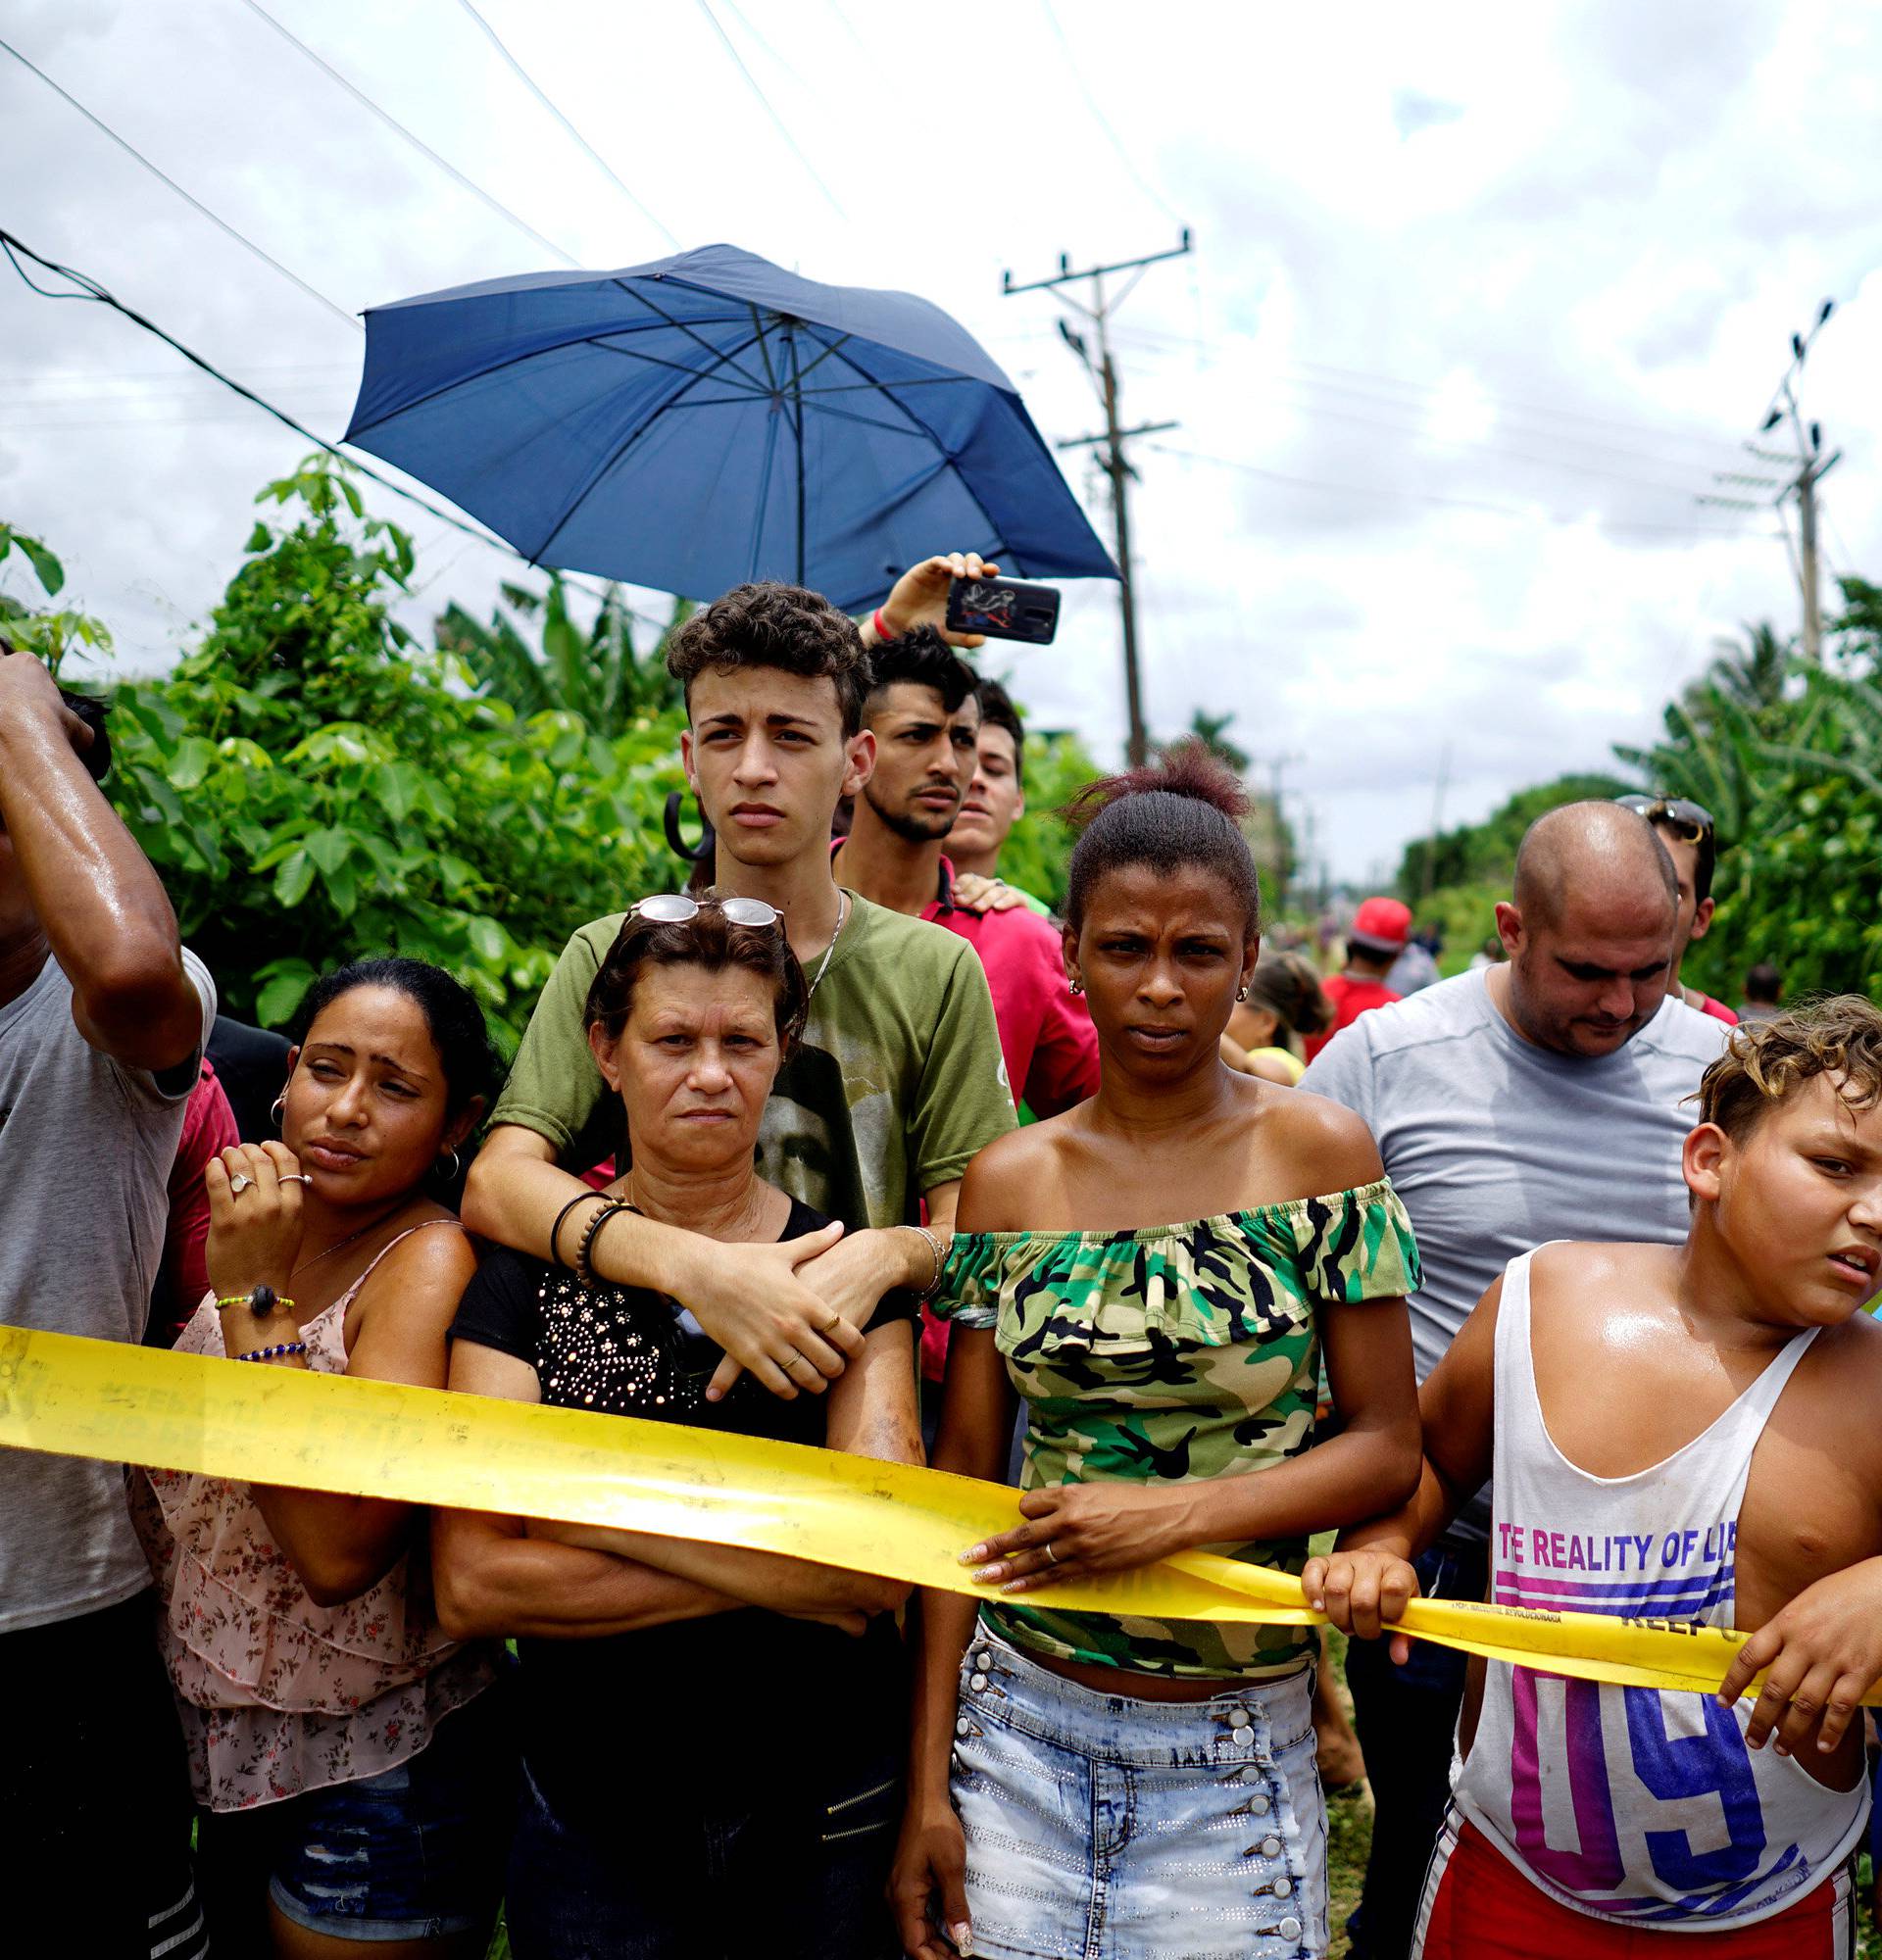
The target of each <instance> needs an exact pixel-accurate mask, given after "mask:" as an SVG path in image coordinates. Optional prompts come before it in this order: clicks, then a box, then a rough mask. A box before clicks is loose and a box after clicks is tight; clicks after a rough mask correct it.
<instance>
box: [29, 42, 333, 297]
mask: <svg viewBox="0 0 1882 1960" xmlns="http://www.w3.org/2000/svg"><path fill="white" fill-rule="evenodd" d="M0 49H4V50H5V51H6V52H7V53H8V54H10V55H11V56H12V57H13V58H14V60H15V61H17V62H18V63H19V64H20V65H21V67H22V68H26V69H30V70H31V71H32V73H34V74H36V75H37V76H38V77H39V79H40V80H41V81H43V82H44V83H45V84H46V86H47V87H48V88H49V89H51V90H52V92H53V93H54V94H55V95H59V96H63V97H64V99H65V100H66V101H67V102H69V103H71V104H72V106H73V108H74V109H75V110H77V112H78V113H79V115H80V116H82V117H83V118H84V119H85V121H86V122H87V123H90V124H91V125H92V126H93V127H94V128H95V129H98V130H101V131H102V132H103V133H104V134H105V135H107V136H109V137H110V138H111V140H112V141H113V142H114V143H116V144H117V145H118V147H119V148H120V149H121V150H123V151H124V153H125V154H126V155H127V156H130V157H134V158H135V159H136V160H137V162H138V163H140V164H142V165H143V167H144V169H145V170H147V171H148V172H150V173H151V175H152V176H154V177H157V178H159V179H161V180H162V181H163V182H164V183H166V184H168V185H169V186H170V188H171V189H172V190H173V191H174V192H175V193H176V195H177V196H178V197H180V198H181V199H182V200H183V202H184V203H185V204H188V205H192V206H193V207H194V208H195V209H196V210H197V211H199V212H201V213H202V215H203V216H204V217H205V218H206V219H208V220H209V221H210V222H211V223H212V224H213V225H215V226H216V228H217V229H218V230H219V231H223V232H225V233H227V235H228V236H229V237H230V238H232V239H234V241H235V242H236V244H238V245H239V246H241V247H242V249H243V250H244V251H246V252H252V253H253V254H254V255H255V257H256V258H258V259H259V260H261V261H262V263H263V264H264V265H266V266H272V268H273V269H274V270H275V271H277V272H278V273H280V275H281V277H282V278H284V279H291V280H292V281H293V282H294V284H295V285H297V286H299V287H300V289H301V291H302V292H304V293H305V294H306V295H307V296H308V298H309V299H311V300H318V301H319V302H320V304H321V305H322V306H323V307H324V308H325V309H326V310H327V312H328V313H330V314H331V315H332V316H333V317H334V319H343V320H345V322H346V323H347V325H348V326H350V327H351V328H352V329H353V331H354V332H355V333H364V332H365V331H366V328H365V327H364V326H363V325H362V324H361V323H360V321H359V320H358V319H356V318H355V317H354V316H353V315H352V314H350V313H348V312H347V310H346V309H345V308H344V307H343V306H340V305H339V304H338V303H337V302H335V301H333V300H330V299H328V298H327V296H326V295H325V294H324V293H323V292H322V291H321V290H320V288H319V287H317V286H310V285H309V284H308V282H307V281H306V280H305V279H304V278H302V277H301V275H300V273H298V272H293V271H290V270H288V269H287V268H286V267H285V266H283V265H282V264H281V262H280V261H279V260H278V259H276V258H275V257H274V256H273V255H272V253H270V252H265V251H263V249H262V248H261V246H259V245H257V244H256V242H255V241H254V239H252V238H250V237H248V236H247V235H246V234H244V233H243V232H240V231H237V230H236V229H235V227H234V225H232V224H231V223H229V221H227V219H225V218H219V217H218V216H217V215H216V213H215V212H213V211H211V210H210V208H209V206H208V205H206V204H205V203H204V202H203V201H202V199H201V198H199V197H194V196H192V195H191V194H190V193H189V192H188V191H186V190H185V189H184V188H183V187H182V185H181V184H179V183H178V182H177V181H176V179H175V178H174V177H173V176H170V175H168V174H166V173H165V172H163V171H160V170H159V169H158V168H157V166H156V165H155V164H153V163H152V162H151V161H150V159H149V158H148V157H147V156H145V155H144V153H143V152H142V151H141V150H139V149H138V148H136V147H135V145H133V144H131V143H128V142H126V141H125V140H124V137H122V136H121V135H119V133H118V132H117V130H116V129H114V128H113V127H112V126H111V124H110V123H106V122H103V121H102V120H101V119H100V118H98V117H96V116H94V115H93V114H92V113H91V111H90V110H89V109H87V108H86V107H85V105H84V104H83V103H82V102H80V101H79V100H78V98H77V97H76V96H75V95H74V94H72V93H71V92H70V91H69V90H67V89H64V88H61V87H60V86H59V84H58V83H57V82H56V81H54V80H53V78H52V76H51V75H49V74H48V73H46V72H45V70H44V69H42V68H40V67H38V66H37V65H36V64H34V63H32V62H29V61H28V60H27V59H26V58H25V55H23V54H22V53H21V52H20V50H19V49H18V48H16V47H15V46H14V45H13V44H12V42H11V41H4V40H0ZM35 256H36V255H35ZM39 263H40V264H41V265H44V264H45V263H46V262H45V261H44V260H40V262H39Z"/></svg>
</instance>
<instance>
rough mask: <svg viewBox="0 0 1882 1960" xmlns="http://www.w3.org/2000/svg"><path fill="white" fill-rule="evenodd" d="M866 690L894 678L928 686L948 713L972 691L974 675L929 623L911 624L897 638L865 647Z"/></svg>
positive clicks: (892, 682) (886, 684)
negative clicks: (866, 663)
mask: <svg viewBox="0 0 1882 1960" xmlns="http://www.w3.org/2000/svg"><path fill="white" fill-rule="evenodd" d="M868 661H869V679H868V692H869V694H870V695H875V694H877V693H879V692H880V690H881V689H883V688H885V687H894V686H895V685H896V683H897V682H898V681H909V682H911V683H912V684H913V685H914V686H916V687H931V688H933V689H934V691H935V693H936V694H938V695H939V696H940V697H941V707H942V709H943V711H945V712H947V713H949V714H952V713H953V712H954V711H955V710H956V709H957V708H959V707H960V706H961V704H962V703H963V702H964V701H966V698H967V696H968V695H970V694H971V693H972V692H973V691H974V687H975V684H976V681H977V679H978V676H977V675H976V674H975V673H974V671H973V669H972V668H971V667H970V666H968V664H967V663H966V661H964V660H963V659H962V658H961V656H960V655H959V654H957V653H956V652H955V651H954V649H953V648H952V647H951V646H949V645H948V643H947V641H946V640H944V639H943V638H942V637H941V635H940V633H939V632H938V631H937V630H936V629H935V628H934V627H932V626H911V627H910V628H909V630H908V631H907V632H906V633H904V634H902V635H901V636H900V638H898V639H894V640H883V641H880V642H878V644H877V645H875V646H873V647H871V648H870V649H869V655H868Z"/></svg>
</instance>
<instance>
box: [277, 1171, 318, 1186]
mask: <svg viewBox="0 0 1882 1960" xmlns="http://www.w3.org/2000/svg"><path fill="white" fill-rule="evenodd" d="M274 1182H275V1183H276V1184H312V1183H313V1182H314V1180H313V1179H312V1178H311V1177H309V1176H308V1174H307V1173H306V1171H304V1170H284V1171H282V1173H281V1174H280V1176H279V1177H277V1178H276V1179H275V1180H274Z"/></svg>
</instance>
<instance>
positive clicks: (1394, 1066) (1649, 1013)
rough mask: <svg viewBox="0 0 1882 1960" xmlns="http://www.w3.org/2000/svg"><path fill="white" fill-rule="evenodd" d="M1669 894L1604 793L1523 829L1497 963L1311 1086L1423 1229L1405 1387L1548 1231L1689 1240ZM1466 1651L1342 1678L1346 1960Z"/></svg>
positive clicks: (1456, 1539) (1479, 1539) (1481, 1515)
mask: <svg viewBox="0 0 1882 1960" xmlns="http://www.w3.org/2000/svg"><path fill="white" fill-rule="evenodd" d="M1677 918H1678V885H1677V880H1676V879H1675V877H1674V874H1673V866H1672V863H1671V861H1670V860H1669V859H1668V858H1667V856H1666V852H1665V849H1664V847H1663V846H1662V845H1661V843H1660V840H1659V835H1658V834H1657V833H1656V832H1655V830H1654V829H1653V827H1652V826H1651V825H1650V824H1645V823H1642V822H1641V821H1640V819H1639V817H1638V816H1636V815H1635V814H1634V813H1633V812H1632V811H1631V810H1627V809H1621V808H1620V807H1619V806H1617V805H1614V804H1610V803H1575V804H1566V805H1564V806H1562V807H1561V808H1560V809H1554V810H1551V811H1549V812H1548V814H1546V815H1544V816H1541V817H1539V818H1537V820H1536V821H1535V822H1534V823H1533V824H1532V825H1531V826H1530V827H1529V830H1528V833H1527V834H1526V835H1525V837H1524V838H1523V841H1522V846H1521V849H1520V850H1519V851H1518V853H1517V857H1516V874H1515V889H1514V892H1513V894H1512V898H1511V903H1510V904H1508V905H1500V906H1499V907H1497V931H1498V934H1499V935H1500V937H1501V939H1502V941H1503V944H1504V946H1505V948H1506V949H1507V950H1508V952H1509V956H1510V957H1509V959H1508V960H1507V961H1506V962H1505V963H1504V964H1502V965H1500V966H1492V967H1488V968H1485V969H1484V970H1482V971H1480V972H1475V973H1461V974H1459V975H1458V976H1457V977H1456V978H1455V979H1451V980H1441V981H1439V982H1438V984H1437V985H1436V986H1434V987H1426V988H1424V989H1423V990H1422V991H1420V992H1419V993H1417V994H1414V995H1412V998H1411V999H1410V1000H1408V1001H1401V1002H1399V1003H1397V1004H1395V1005H1391V1006H1385V1007H1379V1008H1376V1009H1374V1010H1373V1011H1372V1012H1369V1013H1366V1014H1362V1015H1361V1017H1360V1018H1359V1019H1358V1020H1357V1021H1355V1022H1354V1023H1353V1025H1352V1026H1351V1027H1348V1028H1343V1029H1342V1030H1341V1031H1340V1032H1339V1033H1338V1034H1337V1035H1335V1036H1334V1037H1333V1039H1332V1041H1331V1042H1330V1043H1329V1044H1328V1045H1327V1047H1326V1049H1325V1050H1324V1051H1323V1052H1322V1053H1321V1054H1320V1055H1319V1056H1318V1057H1317V1058H1316V1059H1315V1060H1314V1061H1313V1062H1312V1063H1311V1064H1310V1065H1309V1068H1308V1071H1307V1074H1306V1075H1305V1076H1304V1077H1303V1078H1302V1087H1303V1088H1306V1089H1311V1090H1313V1091H1315V1092H1316V1093H1318V1094H1319V1095H1321V1096H1327V1097H1330V1098H1331V1099H1332V1100H1333V1101H1334V1102H1336V1103H1345V1104H1346V1106H1347V1107H1348V1108H1349V1109H1353V1110H1355V1111H1357V1112H1358V1113H1359V1114H1360V1115H1361V1116H1362V1117H1364V1119H1365V1121H1366V1123H1367V1125H1368V1126H1369V1127H1370V1129H1371V1131H1372V1134H1373V1135H1374V1137H1375V1138H1376V1139H1377V1140H1378V1145H1379V1153H1380V1156H1381V1158H1382V1159H1383V1161H1384V1164H1385V1169H1386V1174H1387V1175H1388V1176H1389V1177H1390V1178H1391V1180H1392V1184H1393V1188H1394V1189H1395V1190H1396V1191H1397V1192H1398V1193H1399V1195H1400V1197H1401V1198H1402V1199H1403V1200H1404V1201H1405V1206H1406V1209H1407V1210H1408V1211H1409V1212H1410V1213H1411V1217H1412V1228H1413V1230H1414V1231H1415V1232H1416V1234H1417V1238H1418V1250H1419V1253H1420V1256H1421V1258H1422V1261H1423V1267H1424V1280H1423V1284H1422V1285H1421V1286H1420V1287H1419V1289H1418V1291H1417V1292H1416V1293H1415V1294H1413V1295H1412V1298H1411V1300H1410V1305H1411V1309H1412V1345H1413V1348H1414V1351H1415V1355H1416V1360H1417V1367H1418V1374H1419V1377H1420V1379H1422V1378H1423V1377H1425V1376H1427V1375H1429V1374H1430V1372H1431V1370H1432V1369H1433V1368H1435V1367H1436V1366H1437V1364H1438V1363H1439V1361H1440V1360H1442V1359H1443V1357H1444V1354H1445V1350H1446V1349H1447V1348H1449V1347H1450V1345H1451V1343H1452V1341H1453V1340H1454V1339H1455V1338H1456V1337H1457V1334H1458V1331H1459V1329H1460V1328H1461V1327H1462V1325H1463V1323H1464V1321H1465V1319H1466V1318H1467V1317H1468V1315H1469V1313H1470V1310H1471V1308H1472V1307H1474V1306H1475V1304H1476V1303H1477V1300H1478V1299H1480V1298H1481V1297H1482V1295H1483V1292H1484V1290H1485V1289H1486V1288H1487V1287H1488V1286H1489V1285H1490V1283H1491V1281H1492V1280H1494V1279H1495V1278H1496V1276H1497V1275H1498V1274H1499V1273H1500V1272H1502V1270H1503V1269H1504V1267H1505V1265H1506V1264H1507V1263H1508V1262H1509V1261H1510V1260H1511V1259H1512V1258H1515V1257H1516V1256H1517V1255H1518V1254H1519V1253H1522V1252H1526V1251H1528V1250H1530V1249H1531V1248H1532V1247H1534V1246H1537V1245H1540V1244H1542V1243H1544V1242H1545V1241H1547V1240H1550V1239H1560V1238H1579V1239H1586V1238H1589V1237H1591V1236H1600V1237H1603V1238H1609V1239H1627V1240H1643V1241H1647V1242H1650V1243H1654V1244H1658V1245H1662V1246H1676V1245H1679V1244H1681V1243H1682V1242H1683V1241H1684V1239H1685V1237H1686V1214H1687V1203H1686V1185H1685V1181H1684V1180H1683V1178H1682V1177H1681V1175H1680V1167H1679V1152H1680V1142H1681V1139H1682V1138H1683V1137H1684V1136H1685V1134H1686V1131H1687V1129H1688V1128H1689V1127H1690V1124H1691V1115H1690V1112H1689V1111H1688V1109H1687V1108H1686V1106H1685V1105H1686V1103H1687V1099H1688V1098H1690V1097H1691V1096H1692V1095H1693V1094H1694V1093H1695V1092H1696V1091H1697V1089H1698V1087H1699V1080H1700V1076H1701V1074H1702V1073H1703V1072H1704V1070H1705V1068H1706V1065H1707V1063H1708V1062H1709V1061H1710V1060H1711V1059H1712V1058H1713V1057H1714V1056H1715V1055H1716V1054H1718V1052H1719V1049H1720V1046H1721V1045H1722V1043H1723V1041H1724V1038H1725V1029H1724V1027H1723V1025H1722V1024H1721V1023H1720V1022H1717V1021H1715V1020H1712V1019H1710V1018H1709V1016H1707V1015H1705V1014H1700V1013H1696V1012H1695V1011H1694V1010H1693V1009H1692V1008H1690V1007H1688V1006H1687V1005H1685V1004H1684V1003H1683V1002H1681V1001H1679V1000H1678V999H1676V998H1673V997H1671V996H1669V994H1668V992H1667V982H1668V973H1669V967H1670V962H1671V959H1672V955H1673V946H1674V934H1675V928H1676V924H1677ZM1488 1518H1489V1512H1488V1506H1487V1503H1485V1502H1484V1501H1482V1500H1479V1501H1477V1502H1476V1503H1473V1504H1471V1505H1469V1506H1467V1507H1465V1508H1464V1509H1463V1510H1462V1511H1461V1512H1460V1514H1459V1516H1458V1519H1457V1521H1456V1522H1455V1523H1454V1524H1453V1525H1452V1526H1451V1528H1450V1530H1449V1531H1448V1532H1447V1533H1446V1534H1445V1535H1444V1537H1443V1538H1441V1539H1440V1540H1438V1542H1437V1543H1436V1544H1433V1545H1432V1546H1431V1547H1430V1548H1429V1549H1428V1550H1426V1551H1424V1552H1423V1553H1422V1554H1421V1556H1420V1559H1419V1561H1418V1571H1419V1581H1420V1584H1421V1585H1422V1587H1423V1589H1424V1591H1425V1593H1427V1594H1438V1593H1443V1594H1446V1595H1448V1596H1453V1597H1467V1598H1475V1599H1480V1598H1482V1597H1483V1596H1484V1588H1485V1585H1486V1582H1487V1577H1488V1561H1487V1556H1486V1543H1485V1541H1486V1538H1487V1534H1488ZM1463 1677H1464V1663H1463V1660H1462V1657H1461V1656H1459V1655H1453V1654H1451V1653H1449V1652H1448V1651H1442V1650H1440V1649H1438V1648H1436V1647H1429V1646H1419V1647H1416V1648H1414V1649H1413V1651H1412V1655H1411V1657H1410V1659H1409V1661H1408V1662H1407V1663H1406V1664H1405V1665H1403V1666H1401V1665H1398V1664H1396V1663H1394V1662H1393V1661H1392V1659H1391V1658H1390V1657H1389V1655H1387V1654H1386V1652H1385V1651H1384V1650H1383V1649H1382V1648H1379V1647H1376V1646H1365V1645H1361V1646H1356V1647H1354V1648H1352V1649H1351V1650H1350V1651H1349V1654H1348V1657H1347V1683H1348V1686H1349V1687H1350V1688H1351V1689H1352V1691H1353V1700H1354V1707H1355V1710H1356V1713H1357V1715H1358V1721H1359V1731H1360V1740H1361V1743H1362V1746H1363V1748H1364V1751H1365V1762H1366V1772H1367V1775H1368V1777H1369V1778H1370V1781H1371V1784H1372V1791H1373V1795H1374V1797H1375V1799H1376V1800H1377V1805H1378V1812H1377V1823H1376V1825H1375V1828H1374V1830H1373V1835H1372V1851H1371V1855H1370V1859H1369V1861H1368V1863H1367V1867H1366V1879H1365V1892H1364V1896H1363V1899H1362V1904H1361V1909H1360V1911H1359V1913H1357V1914H1356V1915H1355V1916H1354V1920H1353V1922H1352V1923H1351V1931H1352V1934H1353V1951H1354V1953H1355V1954H1356V1955H1366V1956H1369V1960H1404V1956H1405V1955H1406V1953H1407V1952H1408V1950H1409V1948H1410V1944H1411V1939H1412V1921H1413V1918H1414V1915H1415V1912H1416V1908H1417V1900H1418V1888H1419V1886H1420V1884H1421V1883H1422V1880H1423V1876H1424V1868H1425V1865H1426V1862H1427V1861H1428V1859H1429V1857H1430V1854H1431V1847H1432V1845H1433V1843H1434V1842H1435V1841H1436V1838H1437V1834H1438V1829H1439V1826H1440V1824H1441V1823H1442V1821H1443V1817H1444V1806H1445V1800H1446V1797H1447V1795H1448V1793H1449V1770H1450V1762H1451V1739H1452V1734H1453V1731H1454V1730H1455V1729H1456V1726H1457V1719H1458V1706H1459V1702H1460V1700H1461V1697H1462V1693H1463Z"/></svg>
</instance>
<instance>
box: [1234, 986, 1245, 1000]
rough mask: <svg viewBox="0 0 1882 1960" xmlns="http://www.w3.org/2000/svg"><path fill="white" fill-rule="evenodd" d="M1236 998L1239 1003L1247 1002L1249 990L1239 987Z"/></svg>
mask: <svg viewBox="0 0 1882 1960" xmlns="http://www.w3.org/2000/svg"><path fill="white" fill-rule="evenodd" d="M1235 998H1236V1000H1238V1001H1246V1000H1247V999H1248V989H1247V988H1246V987H1237V988H1236V990H1235Z"/></svg>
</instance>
